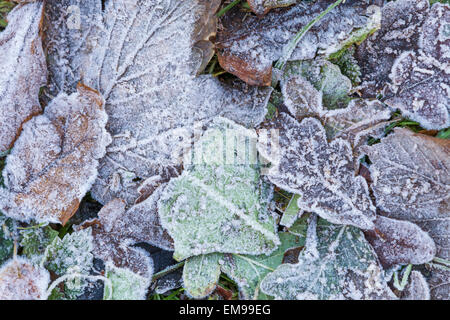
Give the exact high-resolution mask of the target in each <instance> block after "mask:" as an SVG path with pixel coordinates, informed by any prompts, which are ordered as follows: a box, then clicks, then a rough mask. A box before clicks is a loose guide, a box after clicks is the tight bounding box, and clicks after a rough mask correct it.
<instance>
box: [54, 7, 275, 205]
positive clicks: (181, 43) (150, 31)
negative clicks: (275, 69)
mask: <svg viewBox="0 0 450 320" xmlns="http://www.w3.org/2000/svg"><path fill="white" fill-rule="evenodd" d="M84 2H85V3H86V4H83V5H81V6H80V12H81V13H84V12H85V11H86V12H87V17H89V16H90V15H92V14H95V12H96V10H98V7H99V6H100V5H101V3H103V4H104V10H103V11H102V16H101V17H100V20H101V21H100V22H99V23H95V25H94V26H92V28H91V26H90V25H91V24H92V23H93V22H88V24H85V25H83V23H82V25H83V26H82V28H81V29H80V30H79V32H76V31H70V32H69V33H68V34H66V33H65V32H66V28H59V27H58V26H59V25H60V24H61V23H70V17H71V16H72V15H67V14H66V9H67V8H65V6H66V5H68V4H71V3H74V0H73V1H65V2H63V4H62V5H57V6H54V8H55V9H56V11H54V12H53V13H52V15H53V16H59V17H61V19H63V20H64V19H65V20H66V21H65V22H61V19H58V20H56V22H55V23H56V24H55V25H53V26H52V28H51V30H53V32H54V33H56V34H51V35H50V38H55V39H64V41H67V42H68V44H66V45H64V46H62V49H64V48H65V47H68V48H77V47H78V46H81V47H82V48H81V49H80V50H79V51H81V52H82V54H81V56H79V55H78V54H77V51H75V52H71V54H70V55H69V58H68V60H69V61H68V63H65V61H62V62H61V61H60V60H61V59H58V57H56V58H55V59H53V60H50V61H49V63H50V70H55V69H56V70H58V68H60V67H59V65H62V70H60V71H58V72H53V74H55V73H56V74H57V78H56V79H54V80H51V82H58V81H59V80H58V79H59V77H60V76H61V77H63V76H64V75H65V74H67V69H69V71H70V72H71V73H73V74H74V75H75V78H78V77H81V80H82V82H83V83H86V84H88V85H90V86H91V87H93V88H95V89H97V90H98V91H99V92H100V93H101V94H102V95H103V96H104V98H105V101H106V104H105V108H106V111H107V113H108V115H109V120H108V125H107V127H108V130H109V132H110V133H111V135H112V137H113V142H112V144H111V146H109V147H108V149H107V154H106V156H105V157H104V158H103V159H102V160H101V166H100V168H99V177H98V179H97V181H96V183H95V185H94V186H93V189H92V195H93V197H94V198H95V199H96V200H98V201H100V202H101V203H103V204H106V203H107V202H109V201H110V200H112V199H113V198H121V199H124V200H125V201H126V202H127V205H132V204H134V203H135V200H136V199H137V198H138V197H139V196H140V195H139V192H138V188H139V187H140V186H141V184H146V183H147V182H148V181H149V180H151V181H153V182H155V180H157V182H158V183H159V184H161V183H164V182H167V181H168V180H169V179H170V178H171V177H174V176H177V175H178V174H179V172H180V171H181V167H182V161H181V160H182V158H181V157H180V154H182V153H183V151H184V150H185V149H186V148H189V147H190V145H191V138H192V135H193V131H194V128H195V127H198V128H201V127H202V125H204V124H206V123H208V122H209V121H210V120H211V119H212V118H214V117H215V116H217V115H222V116H226V117H229V118H232V119H235V120H236V121H239V122H241V123H243V124H246V125H255V124H258V123H260V122H261V121H263V120H264V116H265V113H266V104H267V100H268V98H269V94H270V92H271V90H270V89H268V88H264V89H259V88H248V87H246V86H244V85H242V83H233V84H231V85H225V84H223V83H221V82H220V81H219V80H218V79H217V78H214V77H213V76H211V75H200V76H197V73H198V72H199V70H201V69H202V68H203V67H204V66H205V65H206V63H207V62H208V61H209V59H210V58H211V56H212V54H213V46H212V44H211V43H210V42H209V41H208V40H209V37H210V36H212V35H214V33H215V30H216V24H217V18H216V17H215V15H214V14H215V11H216V10H217V8H218V6H219V5H220V0H214V1H211V0H192V1H179V0H165V1H162V0H107V1H103V2H102V1H100V0H90V1H84ZM88 3H89V4H88ZM68 19H69V21H67V20H68ZM83 19H86V18H85V17H83ZM83 21H84V20H83ZM83 21H82V22H83ZM49 23H50V24H53V23H54V22H53V20H52V21H50V22H49ZM97 24H99V25H98V26H97ZM60 33H62V34H60ZM80 37H83V38H86V37H87V38H86V41H85V40H83V39H82V41H81V42H80ZM92 46H93V47H94V48H93V50H92V48H91V47H92ZM90 51H92V53H90V54H88V57H85V56H84V55H85V54H86V52H90ZM63 60H64V59H63ZM85 62H87V63H85ZM74 67H77V69H75V70H73V68H74ZM69 80H71V79H69ZM75 80H76V79H73V81H75ZM71 81H72V80H71ZM66 85H68V86H69V87H70V86H73V84H71V83H69V84H66ZM149 124H150V125H149Z"/></svg>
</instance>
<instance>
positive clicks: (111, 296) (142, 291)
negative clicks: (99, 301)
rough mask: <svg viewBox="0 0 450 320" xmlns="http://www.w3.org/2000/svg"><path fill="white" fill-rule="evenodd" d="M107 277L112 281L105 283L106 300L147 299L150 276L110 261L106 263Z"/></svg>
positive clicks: (104, 297)
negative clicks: (119, 266)
mask: <svg viewBox="0 0 450 320" xmlns="http://www.w3.org/2000/svg"><path fill="white" fill-rule="evenodd" d="M106 277H107V278H108V279H109V280H110V281H111V283H110V285H109V284H105V291H104V296H103V299H104V300H145V298H146V296H147V291H148V287H149V285H150V280H149V279H148V278H145V277H143V276H141V275H139V274H136V273H134V272H132V271H131V270H129V269H125V268H117V267H115V266H114V265H113V264H112V263H109V262H108V263H106Z"/></svg>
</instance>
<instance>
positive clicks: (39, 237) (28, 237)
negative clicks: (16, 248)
mask: <svg viewBox="0 0 450 320" xmlns="http://www.w3.org/2000/svg"><path fill="white" fill-rule="evenodd" d="M20 235H21V238H22V239H21V240H20V246H21V247H22V254H23V255H25V256H26V257H27V258H28V259H30V260H31V261H32V262H33V263H40V262H41V260H42V255H43V254H44V252H45V249H46V248H47V246H48V245H49V244H50V243H52V242H53V240H54V239H55V238H56V237H57V236H58V231H56V230H53V229H52V228H51V227H49V226H45V227H42V228H31V229H25V230H21V231H20Z"/></svg>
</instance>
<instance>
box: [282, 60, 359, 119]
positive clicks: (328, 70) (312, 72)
mask: <svg viewBox="0 0 450 320" xmlns="http://www.w3.org/2000/svg"><path fill="white" fill-rule="evenodd" d="M293 76H302V77H304V78H305V79H306V80H307V81H309V82H310V83H311V84H312V85H313V86H314V88H315V89H316V90H317V91H319V92H320V96H321V103H320V104H318V103H317V102H315V101H311V104H310V105H309V106H308V105H306V106H305V107H306V108H308V107H310V108H312V109H313V110H314V111H316V112H318V111H319V110H320V111H322V109H324V110H333V109H342V108H345V107H346V106H347V105H348V103H349V101H350V100H351V98H350V97H349V96H348V95H349V93H350V90H351V89H352V83H351V81H350V79H349V78H347V77H346V76H344V75H343V74H342V73H341V70H340V69H339V67H338V66H336V65H334V64H332V63H331V62H329V61H327V60H322V59H316V60H308V61H292V62H289V63H288V64H287V65H286V70H285V73H284V77H285V78H287V79H289V78H291V77H293ZM291 79H292V78H291ZM281 86H282V89H283V96H285V97H289V96H290V94H289V93H288V92H286V91H287V90H289V91H290V92H293V93H294V94H295V91H300V90H308V89H307V88H304V87H306V86H307V85H306V84H302V83H299V84H297V85H296V84H289V83H283V82H282V84H281ZM308 91H312V90H308ZM311 95H313V94H312V93H311ZM305 102H306V101H305ZM322 103H323V108H322V107H321V105H322ZM286 104H287V105H288V104H289V105H290V106H291V108H292V107H293V106H292V105H297V106H299V105H302V103H301V102H300V101H298V100H296V99H295V100H294V101H289V102H288V101H286ZM319 106H320V107H319ZM299 116H301V115H297V114H296V117H297V118H298V117H299Z"/></svg>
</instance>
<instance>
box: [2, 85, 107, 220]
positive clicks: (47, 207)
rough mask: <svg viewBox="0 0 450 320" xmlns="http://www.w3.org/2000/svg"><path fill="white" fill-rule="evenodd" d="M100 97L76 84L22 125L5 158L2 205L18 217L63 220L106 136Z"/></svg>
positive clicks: (89, 177)
mask: <svg viewBox="0 0 450 320" xmlns="http://www.w3.org/2000/svg"><path fill="white" fill-rule="evenodd" d="M106 121H107V115H106V113H105V110H104V108H103V99H102V98H101V96H100V95H99V94H98V93H97V92H95V91H93V90H92V89H90V88H88V87H85V86H83V85H80V86H79V87H78V92H77V93H74V94H72V95H70V96H67V95H66V94H64V93H62V94H60V95H59V96H58V97H57V98H55V99H54V100H53V101H52V102H51V103H50V104H49V105H48V106H47V107H46V108H45V111H44V114H42V115H40V116H37V117H35V118H33V119H32V120H30V121H28V122H27V123H26V124H25V125H24V126H23V131H22V134H21V135H20V137H19V139H18V140H17V141H16V143H15V145H14V148H13V150H12V151H11V154H10V155H8V157H7V159H6V167H5V169H4V170H3V178H4V183H5V186H6V188H2V189H0V209H1V210H2V211H3V212H4V213H5V214H6V215H7V216H10V217H12V218H15V219H18V220H21V221H30V220H31V219H34V220H35V221H38V222H54V223H62V224H65V223H66V222H67V220H69V218H70V217H71V216H72V215H73V214H74V213H75V212H76V210H77V208H78V206H79V203H80V201H81V199H82V198H83V196H84V195H85V194H86V192H87V191H88V190H89V189H90V187H91V185H92V183H93V182H94V180H95V178H96V176H97V166H98V159H100V158H101V157H103V155H104V154H105V148H106V146H107V145H108V144H109V143H110V141H111V140H110V139H111V138H110V136H109V134H108V133H107V132H106V130H105V125H106Z"/></svg>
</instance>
